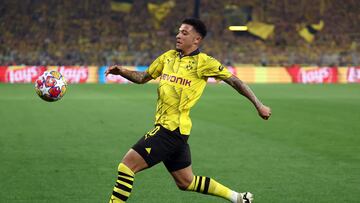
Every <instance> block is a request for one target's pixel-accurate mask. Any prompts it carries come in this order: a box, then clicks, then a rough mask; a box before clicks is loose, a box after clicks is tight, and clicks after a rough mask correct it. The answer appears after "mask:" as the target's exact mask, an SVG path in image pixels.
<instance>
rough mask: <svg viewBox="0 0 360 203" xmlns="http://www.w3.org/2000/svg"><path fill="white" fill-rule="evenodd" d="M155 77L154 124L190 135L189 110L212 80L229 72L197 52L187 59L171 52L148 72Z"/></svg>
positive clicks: (221, 77)
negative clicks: (208, 81) (156, 84)
mask: <svg viewBox="0 0 360 203" xmlns="http://www.w3.org/2000/svg"><path fill="white" fill-rule="evenodd" d="M146 72H147V73H148V74H149V75H150V76H151V77H152V78H153V79H156V78H157V77H160V83H159V87H158V100H157V107H156V115H155V124H160V125H162V126H163V127H164V128H166V129H168V130H171V131H172V130H175V129H176V128H179V129H180V132H181V134H183V135H190V131H191V126H192V123H191V119H190V116H189V115H190V109H191V107H193V106H194V105H195V104H196V102H197V101H198V100H199V98H200V96H201V95H202V93H203V91H204V88H205V86H206V83H207V79H208V78H209V77H214V78H216V79H220V80H224V79H227V78H230V77H231V75H232V74H231V73H230V71H228V70H227V69H226V68H224V66H223V65H221V63H220V62H219V61H217V60H216V59H214V58H213V57H211V56H208V55H206V54H205V53H201V52H200V51H199V50H198V49H197V50H195V51H194V52H192V53H191V54H189V55H187V56H182V55H181V53H180V52H179V51H176V50H170V51H168V52H166V53H164V54H162V55H161V56H159V57H158V58H157V59H156V60H155V61H154V62H153V63H152V64H151V65H150V66H149V68H148V69H147V70H146Z"/></svg>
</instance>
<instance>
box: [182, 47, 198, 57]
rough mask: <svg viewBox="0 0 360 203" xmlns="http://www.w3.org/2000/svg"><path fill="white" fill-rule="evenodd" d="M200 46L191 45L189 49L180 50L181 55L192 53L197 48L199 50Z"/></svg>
mask: <svg viewBox="0 0 360 203" xmlns="http://www.w3.org/2000/svg"><path fill="white" fill-rule="evenodd" d="M198 48H199V47H191V48H189V49H187V50H181V51H180V52H181V55H182V56H188V55H190V54H191V53H193V52H194V51H195V50H197V49H198Z"/></svg>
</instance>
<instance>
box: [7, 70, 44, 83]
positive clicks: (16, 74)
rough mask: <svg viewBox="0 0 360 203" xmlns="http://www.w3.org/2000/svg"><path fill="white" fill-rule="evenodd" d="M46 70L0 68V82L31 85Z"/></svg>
mask: <svg viewBox="0 0 360 203" xmlns="http://www.w3.org/2000/svg"><path fill="white" fill-rule="evenodd" d="M45 70H46V68H45V67H44V66H8V67H3V66H2V67H0V81H1V82H5V83H33V82H35V80H36V79H37V78H38V77H39V76H40V75H41V74H43V72H44V71H45Z"/></svg>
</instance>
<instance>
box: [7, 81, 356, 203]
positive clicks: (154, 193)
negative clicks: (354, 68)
mask: <svg viewBox="0 0 360 203" xmlns="http://www.w3.org/2000/svg"><path fill="white" fill-rule="evenodd" d="M251 87H252V89H253V90H254V91H255V92H256V94H257V95H258V97H259V98H261V99H262V101H263V102H264V103H265V104H267V105H269V106H270V107H271V108H272V112H273V115H272V118H271V119H270V120H268V121H263V120H262V119H260V117H258V116H257V113H256V111H255V109H254V108H253V106H252V105H251V104H250V102H249V101H247V100H246V99H245V98H244V97H242V96H241V95H239V94H237V93H236V92H235V91H234V90H233V89H232V88H230V87H229V86H227V85H208V87H207V88H206V89H205V92H204V94H203V97H202V98H201V99H200V101H199V103H198V104H197V105H196V106H195V107H194V108H193V110H192V112H191V117H192V121H193V129H192V133H191V136H190V139H189V143H190V146H191V150H192V159H193V169H194V172H195V174H197V175H204V176H210V177H213V178H214V179H216V180H217V181H219V182H221V183H223V184H224V185H227V186H229V187H230V188H233V189H234V190H239V191H251V192H253V193H254V194H255V200H256V201H255V202H256V203H272V202H274V203H275V202H276V203H279V202H281V203H305V202H306V203H307V202H311V203H312V202H314V203H322V202H323V203H328V202H347V203H349V202H354V203H355V202H359V201H360V192H359V189H360V85H251ZM156 96H157V94H156V85H115V84H113V85H99V84H87V85H70V86H69V88H68V92H67V94H66V95H65V96H64V98H63V99H62V100H60V101H58V102H55V103H47V102H45V101H42V100H41V99H40V98H38V97H37V96H36V94H35V91H34V89H33V85H31V84H27V85H24V84H23V85H21V84H18V85H9V84H0V202H24V203H25V202H26V203H35V202H59V203H60V202H61V203H63V202H94V203H95V202H108V198H109V196H110V193H111V191H112V188H113V185H114V183H115V179H116V168H117V165H118V163H119V161H120V160H121V158H122V156H123V155H124V153H125V152H126V151H127V150H128V149H129V148H130V147H131V146H132V144H133V143H135V142H136V141H137V140H138V139H139V138H140V136H142V135H143V134H144V133H145V132H146V131H148V130H151V129H152V126H153V120H154V113H155V106H156ZM128 202H136V203H141V202H144V203H159V202H166V203H168V202H171V203H180V202H181V203H187V202H195V203H216V202H219V203H220V202H226V201H225V200H223V199H219V198H215V197H211V196H204V195H200V194H197V193H194V192H182V191H180V190H178V189H177V187H176V186H175V184H174V182H173V181H172V178H171V176H170V175H169V174H168V173H167V171H166V169H165V168H164V166H163V165H162V164H159V165H157V166H155V167H153V168H152V169H150V170H147V171H144V172H141V173H139V174H137V175H136V179H135V184H134V189H133V193H132V195H131V197H130V199H129V201H128Z"/></svg>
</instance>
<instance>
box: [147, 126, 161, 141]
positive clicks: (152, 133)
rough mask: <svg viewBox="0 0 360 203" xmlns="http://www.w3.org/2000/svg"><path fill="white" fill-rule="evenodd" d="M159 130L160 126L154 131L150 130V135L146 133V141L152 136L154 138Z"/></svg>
mask: <svg viewBox="0 0 360 203" xmlns="http://www.w3.org/2000/svg"><path fill="white" fill-rule="evenodd" d="M159 130H160V126H156V127H155V128H154V129H152V130H150V131H149V132H148V133H146V135H145V140H146V139H147V138H149V137H151V136H154V135H155V134H156V133H157V131H159Z"/></svg>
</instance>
